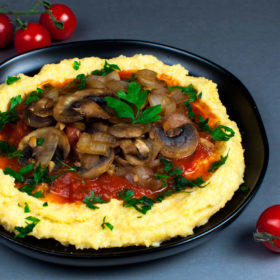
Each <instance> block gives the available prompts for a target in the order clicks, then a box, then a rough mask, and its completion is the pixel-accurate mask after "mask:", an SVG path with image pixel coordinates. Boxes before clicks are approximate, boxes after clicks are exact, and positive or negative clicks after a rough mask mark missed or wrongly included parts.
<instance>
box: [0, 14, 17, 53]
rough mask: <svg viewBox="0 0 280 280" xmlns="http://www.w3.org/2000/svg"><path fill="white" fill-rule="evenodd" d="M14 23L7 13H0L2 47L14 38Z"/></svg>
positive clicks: (0, 40)
mask: <svg viewBox="0 0 280 280" xmlns="http://www.w3.org/2000/svg"><path fill="white" fill-rule="evenodd" d="M13 31H14V28H13V25H12V23H11V21H10V19H9V17H8V16H7V15H4V14H0V48H2V47H5V46H7V45H8V44H9V43H10V42H11V41H12V38H13Z"/></svg>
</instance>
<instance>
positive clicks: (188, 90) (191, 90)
mask: <svg viewBox="0 0 280 280" xmlns="http://www.w3.org/2000/svg"><path fill="white" fill-rule="evenodd" d="M174 88H178V89H180V90H181V91H182V93H183V94H187V95H189V102H193V101H195V99H196V94H197V91H196V89H195V88H194V87H193V85H192V84H190V85H188V86H186V87H180V86H174V87H168V89H169V90H172V89H174Z"/></svg>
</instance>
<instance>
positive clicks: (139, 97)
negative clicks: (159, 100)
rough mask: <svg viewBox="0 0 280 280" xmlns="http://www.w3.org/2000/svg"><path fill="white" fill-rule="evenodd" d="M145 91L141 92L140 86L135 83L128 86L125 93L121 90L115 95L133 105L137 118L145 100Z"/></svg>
mask: <svg viewBox="0 0 280 280" xmlns="http://www.w3.org/2000/svg"><path fill="white" fill-rule="evenodd" d="M147 93H148V91H147V90H144V91H141V85H140V84H137V83H135V82H132V83H129V84H128V89H127V93H125V92H124V91H122V90H119V91H118V93H117V95H118V97H119V98H121V99H124V100H125V101H127V102H129V103H131V104H134V105H135V106H136V108H137V114H136V116H138V114H139V111H140V109H141V107H142V106H143V105H144V103H145V101H146V99H147Z"/></svg>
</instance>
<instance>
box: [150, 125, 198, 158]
mask: <svg viewBox="0 0 280 280" xmlns="http://www.w3.org/2000/svg"><path fill="white" fill-rule="evenodd" d="M180 129H181V132H180V134H178V135H176V136H174V137H168V136H167V135H166V134H165V133H164V130H163V128H162V127H154V129H153V131H152V134H153V137H154V138H155V140H156V141H157V142H158V143H159V144H160V145H161V146H162V148H161V149H160V153H161V154H162V155H163V156H165V157H167V158H182V157H187V156H190V155H191V154H193V153H194V151H195V150H196V147H197V145H198V133H197V130H196V128H195V127H194V125H192V124H190V123H188V124H186V125H184V126H182V127H180Z"/></svg>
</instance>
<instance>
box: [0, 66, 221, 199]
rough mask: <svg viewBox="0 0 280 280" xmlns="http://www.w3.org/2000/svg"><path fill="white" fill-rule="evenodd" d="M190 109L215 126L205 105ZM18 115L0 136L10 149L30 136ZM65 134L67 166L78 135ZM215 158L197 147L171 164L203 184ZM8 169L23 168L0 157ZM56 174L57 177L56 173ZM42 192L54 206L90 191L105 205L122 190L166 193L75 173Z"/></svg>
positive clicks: (139, 193) (118, 179) (123, 180)
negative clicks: (67, 149) (67, 146)
mask: <svg viewBox="0 0 280 280" xmlns="http://www.w3.org/2000/svg"><path fill="white" fill-rule="evenodd" d="M135 72H136V70H129V71H121V72H119V75H120V78H121V79H130V78H131V76H132V73H135ZM159 79H162V80H164V81H166V82H167V84H168V85H169V86H174V85H176V84H178V82H177V81H175V80H173V79H171V78H170V77H169V76H167V75H165V74H162V75H160V76H159ZM69 82H71V80H66V81H65V82H63V83H60V84H52V83H50V84H52V86H56V87H62V86H64V85H66V84H67V83H69ZM192 109H193V111H194V113H195V114H200V115H202V116H203V117H204V118H209V125H210V127H212V126H215V124H216V123H217V122H218V118H217V117H216V116H215V114H213V113H212V112H211V111H210V109H209V107H208V106H207V105H206V104H205V103H203V102H201V101H195V102H193V103H192ZM17 111H18V114H19V120H18V122H17V123H14V124H13V123H9V124H7V125H5V126H4V127H3V129H2V131H1V133H0V140H4V141H7V142H8V143H9V144H10V145H15V146H17V145H18V143H19V142H20V140H21V139H22V138H23V137H24V136H25V135H27V134H28V133H29V132H31V128H29V127H27V126H26V125H25V123H24V118H23V112H24V105H19V106H18V107H17ZM64 132H65V133H66V135H67V137H68V140H69V143H70V146H71V155H70V158H69V159H68V160H67V161H66V162H67V163H68V164H69V165H72V164H73V162H74V161H75V157H76V155H75V153H76V152H75V150H76V143H77V141H78V139H79V135H80V133H81V132H80V130H79V129H77V128H74V127H72V126H69V125H68V126H66V127H65V129H64ZM199 135H200V137H202V138H206V139H208V140H210V136H209V134H207V133H205V132H201V131H199ZM218 157H219V155H218V154H217V153H216V152H213V151H210V150H208V149H207V148H206V147H204V146H202V145H201V144H199V145H198V147H197V149H196V151H195V152H194V153H193V154H192V155H191V156H189V157H186V158H181V159H176V160H173V163H174V165H175V166H178V167H179V168H181V169H182V170H183V174H182V175H183V176H185V177H186V178H187V179H189V180H193V179H195V178H198V177H200V176H202V178H203V179H204V180H206V179H207V178H208V177H209V176H210V173H209V172H208V169H209V168H210V166H211V165H212V163H213V162H214V161H217V160H218V159H219V158H218ZM7 166H9V167H11V168H12V169H14V170H16V171H19V169H20V168H21V167H22V166H21V165H20V164H19V163H18V161H17V159H8V158H7V157H0V168H1V169H4V168H5V167H7ZM62 168H63V167H62ZM56 172H58V173H59V171H56ZM51 175H53V174H51ZM21 186H22V184H17V187H21ZM41 187H42V186H41V185H40V186H38V187H37V189H40V188H41ZM42 188H44V190H47V191H46V192H45V198H44V199H46V200H49V201H55V202H57V203H73V202H77V203H79V202H80V201H82V200H83V199H84V198H85V196H88V195H90V193H91V191H94V195H95V196H100V197H101V198H102V199H104V200H107V201H108V200H110V199H111V198H117V199H119V193H123V191H124V190H125V189H131V190H132V191H133V192H134V195H135V197H136V198H139V197H141V196H143V195H146V196H148V197H150V198H154V197H155V196H156V195H157V194H158V193H159V192H162V191H163V190H166V188H163V189H161V190H158V191H154V190H151V189H146V188H143V187H141V186H138V185H134V184H132V183H131V182H130V181H129V180H128V179H126V178H125V177H120V176H116V175H109V174H103V175H101V176H99V177H98V178H96V179H85V178H82V177H81V176H80V175H79V174H77V173H74V172H67V173H64V174H63V175H61V176H59V177H58V178H57V179H55V180H54V181H53V183H52V185H51V186H47V185H46V184H44V186H43V187H42ZM167 188H169V187H167Z"/></svg>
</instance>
